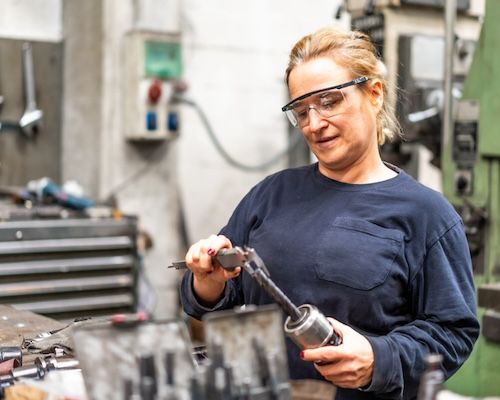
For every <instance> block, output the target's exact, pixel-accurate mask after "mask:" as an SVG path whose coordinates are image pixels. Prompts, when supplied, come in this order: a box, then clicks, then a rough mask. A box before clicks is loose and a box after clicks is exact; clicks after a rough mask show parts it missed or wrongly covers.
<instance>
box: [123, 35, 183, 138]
mask: <svg viewBox="0 0 500 400" xmlns="http://www.w3.org/2000/svg"><path fill="white" fill-rule="evenodd" d="M125 40H126V42H125V52H124V58H125V86H124V95H123V102H124V117H125V127H124V129H125V136H126V138H127V139H128V140H138V141H145V140H163V139H169V138H172V137H175V136H176V133H177V129H178V126H179V123H178V115H177V110H176V109H175V107H174V105H173V104H172V102H171V97H172V93H173V82H174V81H175V80H177V79H179V78H180V77H181V74H182V62H181V44H180V36H179V35H178V34H170V33H163V32H149V31H148V32H145V31H132V32H129V33H128V34H127V35H126V39H125ZM172 121H174V122H175V123H172Z"/></svg>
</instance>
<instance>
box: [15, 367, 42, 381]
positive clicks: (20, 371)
mask: <svg viewBox="0 0 500 400" xmlns="http://www.w3.org/2000/svg"><path fill="white" fill-rule="evenodd" d="M44 375H45V371H44V370H43V369H42V368H40V367H39V366H38V365H36V364H32V365H26V366H24V367H19V368H14V369H13V370H12V376H13V377H14V379H21V378H32V379H40V378H42V377H43V376H44Z"/></svg>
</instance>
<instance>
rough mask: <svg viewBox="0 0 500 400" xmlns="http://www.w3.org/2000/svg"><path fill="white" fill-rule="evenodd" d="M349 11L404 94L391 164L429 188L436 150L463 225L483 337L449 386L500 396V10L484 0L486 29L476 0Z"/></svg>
mask: <svg viewBox="0 0 500 400" xmlns="http://www.w3.org/2000/svg"><path fill="white" fill-rule="evenodd" d="M348 6H349V8H350V11H352V15H353V18H352V25H353V27H355V28H358V29H361V30H364V31H366V32H367V33H369V34H371V35H372V38H373V40H374V41H375V43H376V45H377V46H378V49H379V51H380V54H381V56H382V58H383V59H384V61H385V63H386V66H387V68H388V78H389V83H390V85H391V86H392V87H393V88H394V87H395V86H396V85H397V86H398V93H399V94H398V96H397V97H396V95H395V94H394V93H395V91H393V92H392V97H391V98H390V99H389V101H392V102H393V104H394V106H395V107H396V110H397V115H398V119H399V120H400V122H401V125H402V127H403V131H404V134H405V136H406V139H405V141H401V142H398V143H396V144H392V145H388V146H384V148H383V150H382V151H383V156H384V158H385V159H386V160H388V161H393V162H395V163H396V164H398V165H401V166H402V167H404V168H405V169H406V170H407V171H408V172H410V173H411V174H412V175H414V176H415V177H416V178H418V179H420V180H424V181H425V179H422V178H423V173H422V170H423V169H425V168H428V169H429V168H432V166H429V165H427V166H426V165H420V164H422V163H421V162H420V157H419V154H420V151H421V149H422V148H426V149H428V150H430V153H431V164H432V165H433V166H434V167H437V168H439V169H440V172H439V174H438V176H441V177H442V190H443V193H444V195H445V196H446V197H447V198H448V199H449V201H450V202H451V203H452V204H453V206H454V207H455V208H456V209H457V211H458V212H459V213H460V215H461V217H462V219H463V221H464V225H465V230H466V234H467V238H468V242H469V247H470V251H471V256H472V262H473V268H474V277H475V282H476V285H477V288H478V306H479V311H478V314H479V318H480V320H481V336H480V338H479V340H478V342H477V344H476V346H475V349H474V351H473V353H472V355H471V356H470V358H469V359H468V361H467V362H466V363H465V364H464V365H463V366H462V368H461V369H460V370H459V371H458V372H457V373H456V374H455V375H454V376H453V377H452V378H451V379H450V380H448V381H447V382H446V384H445V386H446V387H447V388H448V389H450V390H452V391H455V392H457V393H460V394H464V395H468V396H475V397H482V396H492V395H499V394H500V381H499V380H498V371H499V370H500V363H499V360H500V283H498V282H499V281H500V252H499V251H498V250H497V249H498V244H499V241H500V218H499V217H500V214H499V213H500V141H499V140H498V135H497V133H498V124H499V122H500V107H499V104H500V103H499V102H498V93H500V84H499V83H498V80H496V79H495V77H496V76H497V75H498V74H499V73H500V57H499V56H498V52H499V50H500V29H499V27H498V19H499V17H500V7H499V5H498V2H496V1H495V0H486V2H485V7H486V8H485V10H484V20H481V18H478V17H479V16H480V15H482V14H483V11H481V10H480V5H479V6H478V2H477V1H474V0H472V1H456V0H453V1H438V0H408V1H406V0H380V1H375V2H374V1H363V0H350V1H349V2H348ZM445 16H446V18H445ZM478 28H480V35H479V29H478ZM423 53H424V54H425V56H422V54H423ZM396 77H398V78H397V79H398V81H397V82H396ZM437 188H439V186H438V187H437Z"/></svg>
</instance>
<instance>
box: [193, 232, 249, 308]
mask: <svg viewBox="0 0 500 400" xmlns="http://www.w3.org/2000/svg"><path fill="white" fill-rule="evenodd" d="M231 247H233V245H232V243H231V241H230V240H229V239H228V238H227V237H225V236H224V235H218V236H217V235H211V236H210V237H208V238H206V239H202V240H200V241H199V242H196V243H195V244H193V245H192V246H191V247H190V248H189V250H188V252H187V254H186V259H185V261H186V264H187V267H188V268H189V269H190V270H191V271H192V272H193V276H194V279H193V289H194V291H195V293H196V295H197V296H198V297H199V298H200V299H201V300H203V301H204V302H206V303H216V302H217V301H218V300H219V299H220V297H221V295H222V292H223V291H224V287H225V285H226V281H228V280H229V279H233V278H236V277H237V276H238V275H239V274H240V272H241V268H240V267H238V268H236V269H235V270H234V271H227V270H225V269H224V268H222V267H221V266H220V265H219V264H218V263H217V261H215V259H214V258H213V257H214V256H215V255H216V254H217V252H218V251H219V250H220V249H224V248H226V249H229V248H231Z"/></svg>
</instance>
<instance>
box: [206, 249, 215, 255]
mask: <svg viewBox="0 0 500 400" xmlns="http://www.w3.org/2000/svg"><path fill="white" fill-rule="evenodd" d="M207 253H208V255H209V256H213V255H214V254H215V250H214V249H208V251H207Z"/></svg>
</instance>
